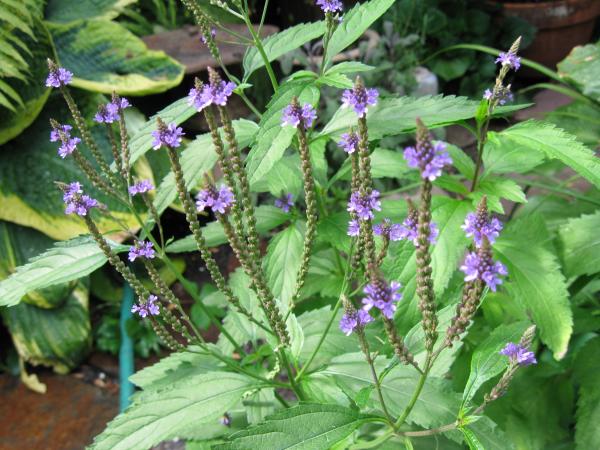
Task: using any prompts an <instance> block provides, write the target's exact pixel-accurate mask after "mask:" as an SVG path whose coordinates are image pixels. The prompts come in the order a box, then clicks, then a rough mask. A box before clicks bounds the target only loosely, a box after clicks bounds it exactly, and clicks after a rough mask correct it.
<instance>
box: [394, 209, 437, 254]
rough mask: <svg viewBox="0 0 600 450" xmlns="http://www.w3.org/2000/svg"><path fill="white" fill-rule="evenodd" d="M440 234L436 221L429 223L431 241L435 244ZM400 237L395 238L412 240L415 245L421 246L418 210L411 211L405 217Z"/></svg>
mask: <svg viewBox="0 0 600 450" xmlns="http://www.w3.org/2000/svg"><path fill="white" fill-rule="evenodd" d="M439 234H440V232H439V230H438V227H437V224H436V223H435V222H430V223H429V243H430V244H435V243H436V242H437V237H438V235H439ZM397 236H398V238H397V239H394V240H407V241H412V243H413V244H414V246H415V247H418V246H419V223H418V215H417V211H411V212H410V213H409V214H408V217H406V219H404V221H403V222H402V225H400V228H399V230H398V235H397Z"/></svg>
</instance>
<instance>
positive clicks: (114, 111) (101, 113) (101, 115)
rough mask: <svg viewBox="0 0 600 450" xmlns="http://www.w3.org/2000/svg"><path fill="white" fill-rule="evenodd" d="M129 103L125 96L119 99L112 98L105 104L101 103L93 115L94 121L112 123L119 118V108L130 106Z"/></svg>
mask: <svg viewBox="0 0 600 450" xmlns="http://www.w3.org/2000/svg"><path fill="white" fill-rule="evenodd" d="M130 106H131V104H130V103H129V101H128V100H127V99H126V98H121V99H119V101H117V100H113V101H111V102H110V103H107V104H106V105H101V106H100V108H98V112H97V113H96V115H95V116H94V121H96V122H98V123H113V122H116V121H118V120H119V118H120V116H119V110H123V109H125V108H128V107H130Z"/></svg>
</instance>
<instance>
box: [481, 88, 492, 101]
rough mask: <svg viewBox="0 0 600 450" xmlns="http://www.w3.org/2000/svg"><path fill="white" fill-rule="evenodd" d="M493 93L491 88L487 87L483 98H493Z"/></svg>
mask: <svg viewBox="0 0 600 450" xmlns="http://www.w3.org/2000/svg"><path fill="white" fill-rule="evenodd" d="M493 95H494V93H493V92H492V91H491V89H486V90H485V92H484V93H483V98H484V99H486V100H491V99H492V96H493Z"/></svg>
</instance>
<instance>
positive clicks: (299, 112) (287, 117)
mask: <svg viewBox="0 0 600 450" xmlns="http://www.w3.org/2000/svg"><path fill="white" fill-rule="evenodd" d="M316 119H317V112H316V111H315V108H313V106H312V105H311V104H310V103H305V104H304V106H300V105H299V104H296V103H291V104H290V105H288V106H286V107H285V109H284V110H283V116H282V117H281V125H282V126H286V125H290V126H292V127H294V128H298V126H299V125H300V122H302V125H303V126H304V128H305V129H309V128H310V127H312V125H313V123H314V121H315V120H316Z"/></svg>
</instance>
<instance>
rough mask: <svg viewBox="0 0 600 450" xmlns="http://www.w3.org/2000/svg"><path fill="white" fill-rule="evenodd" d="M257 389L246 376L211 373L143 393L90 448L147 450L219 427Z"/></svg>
mask: <svg viewBox="0 0 600 450" xmlns="http://www.w3.org/2000/svg"><path fill="white" fill-rule="evenodd" d="M256 387H258V386H257V384H256V380H254V379H252V378H249V377H247V376H244V375H239V374H234V373H229V372H210V373H207V374H202V375H198V376H193V377H189V378H186V379H184V380H181V381H179V382H177V383H174V384H172V385H171V386H170V387H169V388H167V389H165V390H161V391H158V392H153V391H150V392H148V393H144V392H142V394H141V395H140V396H139V397H138V401H137V402H136V403H134V404H133V405H132V406H130V407H129V408H127V409H126V410H125V412H123V413H121V414H119V415H118V416H117V417H116V418H115V419H114V420H113V421H111V422H110V423H109V424H108V425H107V427H106V429H105V430H104V431H103V432H102V433H101V434H100V435H99V436H97V437H96V438H95V439H94V443H93V444H92V445H91V447H90V448H91V449H94V450H103V449H106V450H146V449H147V448H150V447H152V446H154V445H156V444H158V443H160V442H162V441H164V440H167V439H172V438H175V437H178V436H182V433H183V432H186V431H187V430H189V429H191V428H192V427H198V426H200V427H201V426H203V425H212V424H217V423H218V420H219V418H220V417H221V416H222V415H223V413H224V412H225V411H228V410H229V409H230V408H231V407H233V406H234V405H235V404H236V403H238V402H239V401H240V399H241V398H242V397H243V395H244V394H245V393H246V392H248V391H251V390H252V389H255V388H256ZM222 428H223V429H226V427H224V426H223V427H222ZM207 438H210V436H207Z"/></svg>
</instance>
